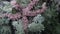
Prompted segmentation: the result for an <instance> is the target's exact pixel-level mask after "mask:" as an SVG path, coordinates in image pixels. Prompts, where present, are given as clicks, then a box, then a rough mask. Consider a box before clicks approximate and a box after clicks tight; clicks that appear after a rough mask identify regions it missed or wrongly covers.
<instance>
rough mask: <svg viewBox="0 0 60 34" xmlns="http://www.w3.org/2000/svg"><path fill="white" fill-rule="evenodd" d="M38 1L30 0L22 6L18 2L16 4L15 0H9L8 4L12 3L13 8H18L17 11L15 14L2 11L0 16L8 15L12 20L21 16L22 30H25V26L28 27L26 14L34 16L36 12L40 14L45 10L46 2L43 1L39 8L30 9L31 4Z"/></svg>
mask: <svg viewBox="0 0 60 34" xmlns="http://www.w3.org/2000/svg"><path fill="white" fill-rule="evenodd" d="M38 1H39V0H31V1H30V3H29V4H28V5H27V7H22V6H21V5H20V4H18V3H17V2H16V0H12V1H10V4H11V5H12V7H13V8H15V9H16V10H19V11H18V12H16V13H15V14H10V13H4V14H2V15H3V16H0V18H2V17H8V18H9V19H10V20H13V21H15V20H18V19H20V18H21V19H22V21H23V24H24V25H23V27H24V30H25V31H26V32H27V27H28V23H29V20H28V19H27V16H36V15H37V14H41V13H43V12H45V10H46V9H47V6H46V2H44V3H43V4H42V8H41V9H38V10H33V11H31V9H32V8H33V6H34V5H35V4H36V3H38Z"/></svg>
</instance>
